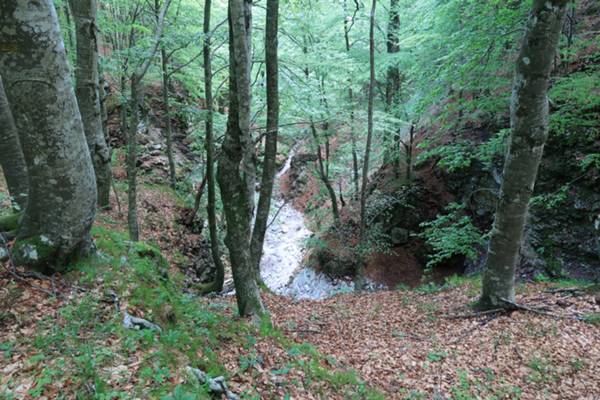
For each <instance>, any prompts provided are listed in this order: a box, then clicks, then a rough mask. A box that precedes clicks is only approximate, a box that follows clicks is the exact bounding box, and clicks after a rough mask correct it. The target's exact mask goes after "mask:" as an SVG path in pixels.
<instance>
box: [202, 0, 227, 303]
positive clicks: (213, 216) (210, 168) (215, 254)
mask: <svg viewBox="0 0 600 400" xmlns="http://www.w3.org/2000/svg"><path fill="white" fill-rule="evenodd" d="M210 14H211V0H204V28H203V32H204V44H203V48H202V52H203V58H204V96H205V98H206V120H205V127H206V136H205V142H204V146H205V149H206V182H207V185H208V201H207V204H206V213H207V215H208V230H209V235H210V252H211V255H212V259H213V262H214V264H215V268H216V274H215V280H214V281H213V282H212V283H211V284H210V286H209V287H207V288H206V290H205V292H220V291H221V290H223V283H224V281H225V266H224V265H223V261H221V252H220V251H219V234H218V230H217V200H216V182H215V143H214V138H213V136H214V132H213V112H214V104H213V94H212V63H211V54H210V53H211V51H210V46H211V37H210Z"/></svg>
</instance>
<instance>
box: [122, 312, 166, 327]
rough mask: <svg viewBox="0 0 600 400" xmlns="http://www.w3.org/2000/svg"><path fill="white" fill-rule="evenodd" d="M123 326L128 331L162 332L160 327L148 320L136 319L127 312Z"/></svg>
mask: <svg viewBox="0 0 600 400" xmlns="http://www.w3.org/2000/svg"><path fill="white" fill-rule="evenodd" d="M123 326H124V327H125V328H127V329H150V330H153V331H158V332H162V329H161V327H160V326H158V325H156V324H155V323H153V322H150V321H148V320H146V319H143V318H138V317H134V316H132V315H130V314H129V313H128V312H127V311H125V315H124V317H123Z"/></svg>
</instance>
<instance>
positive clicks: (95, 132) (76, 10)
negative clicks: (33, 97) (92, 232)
mask: <svg viewBox="0 0 600 400" xmlns="http://www.w3.org/2000/svg"><path fill="white" fill-rule="evenodd" d="M69 1H70V5H71V12H72V13H73V19H74V20H75V28H76V38H77V64H76V68H75V78H76V93H77V102H78V104H79V111H80V113H81V119H82V120H83V127H84V130H85V136H86V139H87V143H88V147H89V150H90V155H91V156H92V162H93V164H94V171H95V173H96V185H97V188H98V206H99V207H101V208H106V207H109V205H110V202H109V199H110V182H111V178H110V173H111V172H110V151H109V149H108V145H107V143H106V138H105V137H104V130H103V129H102V112H101V106H100V80H99V74H98V27H97V26H96V15H97V9H98V5H97V2H96V0H69Z"/></svg>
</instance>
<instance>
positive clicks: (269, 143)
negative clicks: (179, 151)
mask: <svg viewBox="0 0 600 400" xmlns="http://www.w3.org/2000/svg"><path fill="white" fill-rule="evenodd" d="M278 20H279V0H267V22H266V27H265V65H266V70H267V132H266V142H265V158H264V161H263V171H262V172H263V173H262V180H261V184H260V198H259V200H258V206H257V208H256V219H255V222H254V230H253V231H252V248H251V254H252V265H253V267H254V272H255V274H256V279H257V281H258V282H260V281H262V279H261V277H260V260H261V258H262V252H263V244H264V240H265V233H266V231H267V222H268V219H269V211H270V209H271V196H272V195H273V185H274V181H275V171H276V169H277V167H276V165H275V161H276V158H277V130H278V129H277V128H278V124H279V76H278V75H279V71H278V68H279V67H278V60H277V26H278Z"/></svg>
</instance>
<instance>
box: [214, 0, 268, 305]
mask: <svg viewBox="0 0 600 400" xmlns="http://www.w3.org/2000/svg"><path fill="white" fill-rule="evenodd" d="M251 7H252V4H251V3H250V2H249V1H248V0H229V10H228V14H229V15H228V20H229V116H228V119H227V131H226V132H225V139H224V141H223V145H222V153H221V155H220V157H219V165H218V171H217V179H218V181H219V187H220V188H221V199H222V201H223V208H224V210H225V217H226V219H227V236H226V238H225V243H226V244H227V247H228V248H229V257H230V260H231V269H232V273H233V280H234V283H235V290H236V298H237V304H238V311H239V314H240V315H241V316H257V315H261V314H263V313H264V306H263V304H262V300H261V298H260V291H259V288H258V285H257V283H256V279H255V274H254V271H253V267H252V262H251V252H250V240H251V232H250V224H251V220H252V213H253V203H254V200H253V197H254V166H253V164H252V159H251V157H250V155H251V154H253V150H254V144H253V142H252V137H251V134H250V100H251V92H250V69H251V61H252V60H251V54H252V53H251V47H250V46H251V37H252V36H251V27H252V25H251V24H252V8H251Z"/></svg>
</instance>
